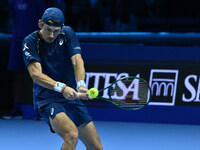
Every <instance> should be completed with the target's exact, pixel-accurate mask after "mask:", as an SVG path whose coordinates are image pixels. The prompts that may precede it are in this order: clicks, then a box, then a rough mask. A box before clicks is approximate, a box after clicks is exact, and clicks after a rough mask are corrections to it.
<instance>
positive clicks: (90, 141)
mask: <svg viewBox="0 0 200 150" xmlns="http://www.w3.org/2000/svg"><path fill="white" fill-rule="evenodd" d="M78 130H79V138H80V140H81V141H82V142H83V143H84V144H85V145H86V146H87V147H89V148H94V147H102V145H101V141H100V138H99V135H98V133H97V130H96V127H95V125H94V123H93V121H90V122H89V123H87V124H83V125H81V126H79V127H78Z"/></svg>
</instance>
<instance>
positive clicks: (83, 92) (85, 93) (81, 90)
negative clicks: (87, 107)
mask: <svg viewBox="0 0 200 150" xmlns="http://www.w3.org/2000/svg"><path fill="white" fill-rule="evenodd" d="M78 93H79V98H80V99H82V100H88V99H89V95H88V89H86V88H85V87H83V86H80V87H79V88H78Z"/></svg>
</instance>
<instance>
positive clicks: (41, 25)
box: [38, 19, 44, 29]
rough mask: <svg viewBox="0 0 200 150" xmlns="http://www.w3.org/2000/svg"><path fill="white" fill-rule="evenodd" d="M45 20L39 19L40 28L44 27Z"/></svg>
mask: <svg viewBox="0 0 200 150" xmlns="http://www.w3.org/2000/svg"><path fill="white" fill-rule="evenodd" d="M43 24H44V23H43V22H42V20H40V19H39V20H38V27H39V28H40V29H42V27H43Z"/></svg>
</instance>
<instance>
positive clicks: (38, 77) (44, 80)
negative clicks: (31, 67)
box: [31, 72, 56, 90]
mask: <svg viewBox="0 0 200 150" xmlns="http://www.w3.org/2000/svg"><path fill="white" fill-rule="evenodd" d="M31 78H32V79H33V81H34V82H35V83H37V84H39V85H40V86H42V87H45V88H48V89H51V90H54V85H55V84H56V81H54V80H53V79H51V78H50V77H48V76H47V75H45V74H43V73H41V72H38V73H35V74H32V75H31Z"/></svg>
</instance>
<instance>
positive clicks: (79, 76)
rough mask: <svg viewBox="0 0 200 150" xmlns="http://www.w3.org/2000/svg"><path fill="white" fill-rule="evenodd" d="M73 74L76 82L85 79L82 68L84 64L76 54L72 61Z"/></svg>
mask: <svg viewBox="0 0 200 150" xmlns="http://www.w3.org/2000/svg"><path fill="white" fill-rule="evenodd" d="M72 63H73V67H74V72H75V76H76V80H77V81H80V80H84V79H85V68H84V62H83V59H82V58H81V56H80V55H79V54H78V55H77V56H76V57H74V58H73V60H72Z"/></svg>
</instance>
